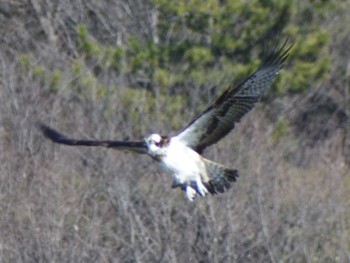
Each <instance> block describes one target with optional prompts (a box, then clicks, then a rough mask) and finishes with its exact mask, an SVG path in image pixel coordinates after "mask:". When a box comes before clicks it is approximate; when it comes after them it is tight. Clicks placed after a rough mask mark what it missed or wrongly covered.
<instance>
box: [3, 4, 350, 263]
mask: <svg viewBox="0 0 350 263" xmlns="http://www.w3.org/2000/svg"><path fill="white" fill-rule="evenodd" d="M349 10H350V1H341V0H322V1H321V0H316V1H301V0H298V1H289V0H265V1H263V0H260V1H259V0H246V1H235V0H226V1H216V0H201V1H199V0H190V1H183V0H181V1H165V0H148V1H142V0H128V1H122V0H117V1H106V0H102V1H67V0H62V1H53V0H46V1H38V0H29V1H19V0H3V1H2V2H1V3H0V262H26V263H27V262H349V261H350V238H349V237H350V117H349V116H350V106H349V105H350V48H349V47H350V27H349V25H350V16H349ZM287 36H288V37H289V39H291V40H292V41H294V42H295V44H294V47H293V49H292V50H291V55H290V57H289V58H288V62H287V63H286V66H285V68H284V69H283V70H282V71H281V73H280V74H279V77H278V79H277V81H276V82H275V83H274V85H273V87H272V88H271V89H270V90H269V91H268V92H267V94H266V95H265V96H264V98H263V100H262V102H260V103H259V104H258V105H257V107H256V108H255V109H254V110H253V111H252V112H250V113H249V114H248V115H247V116H245V117H244V118H243V120H242V122H241V123H240V124H239V125H237V127H236V128H235V130H234V131H233V132H232V133H231V134H230V135H229V136H227V137H226V138H225V139H224V140H222V141H220V142H219V143H218V144H216V145H215V146H214V147H211V148H209V149H208V150H207V151H206V152H205V156H206V157H208V158H209V159H212V160H214V161H216V162H219V163H222V164H224V165H226V166H228V167H232V168H236V169H238V170H239V173H240V177H239V179H238V181H237V182H236V183H235V184H234V185H233V187H232V188H231V189H230V191H228V192H226V193H224V194H222V195H217V196H207V197H206V198H200V199H197V200H196V201H194V202H189V201H188V200H187V199H186V198H185V196H184V193H183V192H181V191H180V190H171V188H170V186H171V182H172V180H171V177H170V175H169V174H166V173H164V172H163V171H162V170H161V169H159V167H157V166H156V164H155V163H154V162H153V161H152V160H151V159H150V158H149V157H146V156H139V155H133V154H130V153H125V152H117V151H112V150H106V149H100V148H96V149H91V148H71V147H65V146H58V145H54V144H52V143H51V142H50V141H48V140H46V139H45V138H44V137H43V136H42V135H41V134H40V132H39V131H38V129H37V127H36V123H37V122H38V121H41V122H43V123H45V124H47V125H50V126H52V127H54V128H56V129H58V130H60V131H62V132H64V133H65V134H69V135H72V136H74V137H77V138H94V139H121V140H122V139H125V140H127V139H130V140H131V139H140V138H142V137H143V136H145V135H148V134H150V133H153V132H157V133H161V134H164V135H167V134H170V135H171V134H174V132H176V131H178V130H179V129H181V128H182V127H184V126H185V125H186V124H188V122H189V121H190V120H191V119H192V118H193V117H195V116H196V115H197V114H198V113H200V112H201V111H202V110H203V109H205V107H206V106H207V105H208V103H210V102H211V101H212V100H213V99H214V98H215V97H216V96H217V95H219V94H220V93H221V92H222V91H223V90H225V89H226V88H227V87H228V86H229V85H232V84H235V83H239V81H240V80H242V79H244V78H245V77H246V76H248V75H249V74H250V73H252V72H253V71H254V70H255V69H256V68H257V67H258V66H259V65H260V63H261V61H262V60H263V59H264V57H265V56H266V54H267V53H268V51H269V50H271V48H273V46H274V45H276V43H278V42H279V43H283V41H284V39H285V38H286V37H287Z"/></svg>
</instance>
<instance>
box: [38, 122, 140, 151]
mask: <svg viewBox="0 0 350 263" xmlns="http://www.w3.org/2000/svg"><path fill="white" fill-rule="evenodd" d="M39 128H40V130H41V131H42V133H43V134H44V136H45V137H46V138H48V139H50V140H51V141H53V142H55V143H60V144H65V145H69V146H103V147H107V148H115V149H117V150H129V151H133V152H137V153H142V154H145V153H147V146H146V143H145V142H143V141H138V142H130V141H96V140H77V139H71V138H68V137H66V136H65V135H63V134H61V133H59V132H57V131H55V130H54V129H52V128H50V127H48V126H46V125H43V124H39Z"/></svg>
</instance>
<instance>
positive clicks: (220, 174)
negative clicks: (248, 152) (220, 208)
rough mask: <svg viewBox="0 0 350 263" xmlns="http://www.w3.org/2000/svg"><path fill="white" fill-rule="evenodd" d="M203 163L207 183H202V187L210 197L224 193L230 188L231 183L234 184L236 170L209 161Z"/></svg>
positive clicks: (236, 174)
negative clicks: (207, 179) (207, 178)
mask: <svg viewBox="0 0 350 263" xmlns="http://www.w3.org/2000/svg"><path fill="white" fill-rule="evenodd" d="M204 161H205V167H206V169H207V174H208V176H209V181H207V182H204V185H205V186H206V188H207V189H208V191H209V193H211V194H212V195H215V194H217V193H223V192H225V190H228V189H230V188H231V183H232V182H236V180H237V177H238V171H237V170H236V169H230V168H227V167H225V166H223V165H220V164H218V163H214V162H212V161H209V160H204Z"/></svg>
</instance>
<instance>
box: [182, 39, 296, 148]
mask: <svg viewBox="0 0 350 263" xmlns="http://www.w3.org/2000/svg"><path fill="white" fill-rule="evenodd" d="M292 46H293V44H288V39H287V40H286V41H285V42H284V44H283V45H282V47H280V48H277V47H275V48H274V49H273V50H272V52H271V53H270V55H269V56H267V58H266V59H265V61H264V62H263V63H262V65H261V66H260V67H259V69H258V70H257V71H255V72H254V73H253V74H252V75H250V76H249V77H248V78H246V79H245V80H244V81H243V82H241V83H240V84H239V85H237V86H231V87H230V88H228V89H227V90H226V91H225V92H224V93H223V94H222V95H221V96H220V97H218V98H217V99H216V100H215V101H214V102H213V103H212V104H211V105H210V106H209V107H208V108H207V109H206V110H205V111H204V112H202V113H201V114H200V115H199V116H198V117H197V118H195V119H194V120H192V121H191V122H190V123H189V124H188V125H187V126H186V127H185V128H184V129H182V130H181V131H180V132H179V133H178V134H177V135H176V137H177V138H178V139H180V140H182V141H184V142H185V143H186V144H187V145H188V146H189V147H191V148H192V149H194V150H196V151H198V152H202V151H203V150H204V149H205V148H206V147H207V146H209V145H211V144H214V143H216V142H218V141H219V140H220V139H222V138H223V137H224V136H226V135H227V134H228V133H229V132H230V131H231V130H232V129H233V128H234V127H235V123H237V122H239V121H240V120H241V118H242V117H243V116H244V115H245V114H246V113H247V112H249V111H250V110H251V109H252V108H253V107H254V105H255V103H256V102H257V101H259V99H260V98H261V96H262V94H263V93H264V91H265V90H266V89H267V88H269V87H270V86H271V84H272V83H273V81H274V79H275V78H276V75H277V74H278V72H279V71H280V69H281V68H282V66H283V63H284V62H285V60H286V59H287V57H288V52H289V50H290V49H291V47H292Z"/></svg>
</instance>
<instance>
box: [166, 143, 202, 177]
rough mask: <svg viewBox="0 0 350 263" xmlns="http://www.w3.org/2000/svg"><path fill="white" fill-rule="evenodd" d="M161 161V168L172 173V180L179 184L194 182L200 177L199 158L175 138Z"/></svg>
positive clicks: (200, 161)
mask: <svg viewBox="0 0 350 263" xmlns="http://www.w3.org/2000/svg"><path fill="white" fill-rule="evenodd" d="M162 161H163V166H165V168H166V169H168V170H170V171H171V172H172V173H173V175H174V179H175V180H176V181H177V182H179V183H184V182H188V181H195V180H196V179H197V178H198V176H200V167H202V165H201V163H202V160H201V158H200V156H199V155H198V153H196V152H195V151H193V150H192V149H191V148H189V147H187V146H186V145H185V144H184V143H183V142H182V141H180V140H178V139H177V138H172V139H171V141H170V144H169V146H168V149H167V153H166V156H165V157H164V158H163V160H162Z"/></svg>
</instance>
